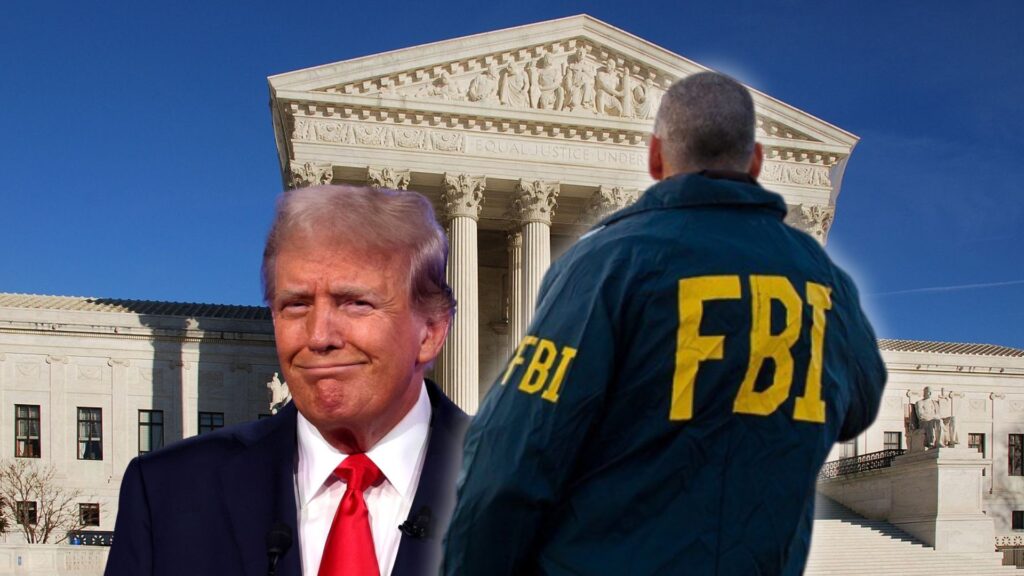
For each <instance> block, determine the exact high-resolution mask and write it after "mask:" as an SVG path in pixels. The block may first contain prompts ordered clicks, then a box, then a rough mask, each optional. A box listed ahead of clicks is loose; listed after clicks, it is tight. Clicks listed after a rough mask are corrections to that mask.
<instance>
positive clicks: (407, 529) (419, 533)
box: [398, 506, 432, 540]
mask: <svg viewBox="0 0 1024 576" xmlns="http://www.w3.org/2000/svg"><path fill="white" fill-rule="evenodd" d="M431 516H432V515H431V513H430V506H420V509H419V511H418V512H416V514H414V515H412V516H409V518H408V519H406V521H405V522H402V524H401V525H400V526H399V527H398V529H399V530H400V531H401V532H402V534H405V535H406V536H408V537H410V538H415V539H417V540H425V539H427V538H428V537H429V536H430V524H431Z"/></svg>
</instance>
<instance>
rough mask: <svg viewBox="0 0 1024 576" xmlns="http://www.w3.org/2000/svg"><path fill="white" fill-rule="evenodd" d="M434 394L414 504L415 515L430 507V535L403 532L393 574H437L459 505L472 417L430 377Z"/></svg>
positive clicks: (430, 385)
mask: <svg viewBox="0 0 1024 576" xmlns="http://www.w3.org/2000/svg"><path fill="white" fill-rule="evenodd" d="M427 394H428V395H429V396H430V407H431V416H430V437H429V439H428V441H427V454H426V456H425V458H424V461H423V471H422V472H421V473H420V482H419V486H418V487H417V488H416V497H415V498H414V499H413V503H412V508H410V510H409V513H410V517H415V516H416V515H417V514H418V513H419V512H420V511H421V510H422V509H423V507H428V508H429V509H430V517H431V521H430V526H429V530H428V534H427V535H426V537H423V538H417V537H413V536H410V535H408V534H405V533H403V534H402V540H401V542H400V543H399V545H398V556H397V557H396V558H395V566H394V568H393V569H392V571H391V576H414V575H419V574H431V575H433V574H437V573H438V569H439V567H440V565H441V542H442V540H443V539H444V535H445V531H446V530H447V529H448V520H449V519H450V518H451V514H452V508H453V507H454V506H455V480H456V477H457V475H458V472H459V470H458V466H459V463H460V461H461V459H462V437H463V433H464V432H465V427H466V425H467V424H468V422H469V418H468V417H467V416H466V415H465V414H464V413H463V412H462V411H461V410H459V409H458V407H456V406H455V405H454V404H452V402H451V401H450V400H448V398H446V397H445V396H444V394H443V393H441V391H440V389H439V388H438V387H437V385H436V384H434V383H433V382H431V381H430V380H427Z"/></svg>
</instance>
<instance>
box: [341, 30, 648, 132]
mask: <svg viewBox="0 0 1024 576" xmlns="http://www.w3.org/2000/svg"><path fill="white" fill-rule="evenodd" d="M589 48H590V49H591V50H597V47H593V46H591V47H589ZM602 54H604V55H605V57H604V59H603V60H598V58H597V57H596V56H594V55H589V54H588V48H587V47H585V46H583V45H578V46H576V48H575V50H571V51H569V50H567V51H565V52H562V53H555V52H551V51H545V50H541V51H539V56H538V57H536V58H534V59H530V58H526V59H521V58H517V57H515V56H513V55H511V54H508V53H506V54H494V55H491V56H490V57H488V58H489V62H488V63H487V64H486V66H485V67H483V69H480V68H476V69H473V68H470V69H469V74H468V75H467V74H465V73H464V72H463V73H462V74H460V75H455V74H453V73H452V72H449V71H448V70H446V69H438V70H434V71H432V72H430V71H426V70H422V71H419V74H420V75H431V76H433V78H432V79H428V80H426V81H423V82H418V83H413V84H408V85H401V84H400V83H392V82H391V81H387V82H385V83H384V84H385V86H384V87H383V88H382V89H381V93H382V94H385V95H392V94H393V95H398V96H405V97H412V98H427V99H435V100H446V101H466V102H476V103H480V104H486V105H491V106H504V107H510V108H533V109H535V110H550V111H553V112H589V113H591V114H596V115H599V116H618V117H622V118H635V119H639V120H648V119H651V118H653V117H654V113H655V111H656V110H657V101H658V100H659V98H660V95H661V90H660V89H658V88H656V87H655V86H656V82H655V77H656V76H657V73H655V72H654V71H651V70H647V69H641V68H640V66H639V65H638V64H635V63H630V62H627V61H625V60H621V61H620V59H619V58H616V57H613V56H612V55H610V54H607V53H606V52H602ZM499 61H503V64H499ZM630 68H632V69H635V70H636V71H637V72H636V73H635V74H636V75H634V73H630ZM454 69H457V68H453V70H454ZM459 70H461V68H459ZM411 75H413V76H414V75H416V74H415V73H413V74H409V73H405V74H402V77H403V78H408V77H410V76H411ZM661 81H662V82H664V81H666V80H664V79H662V80H661ZM336 89H337V88H335V90H336Z"/></svg>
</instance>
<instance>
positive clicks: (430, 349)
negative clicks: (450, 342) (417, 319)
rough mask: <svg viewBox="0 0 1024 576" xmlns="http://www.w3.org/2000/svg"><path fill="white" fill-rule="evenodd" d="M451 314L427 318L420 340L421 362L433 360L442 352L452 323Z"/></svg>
mask: <svg viewBox="0 0 1024 576" xmlns="http://www.w3.org/2000/svg"><path fill="white" fill-rule="evenodd" d="M451 322H452V318H451V316H449V315H447V314H444V315H441V316H438V317H434V318H427V320H426V322H425V323H424V325H423V337H422V339H421V340H420V353H419V355H418V357H417V360H418V361H419V363H420V364H427V363H429V362H433V361H434V359H435V358H437V355H438V354H440V353H441V347H442V346H444V341H445V339H446V338H447V337H448V327H449V326H450V325H451Z"/></svg>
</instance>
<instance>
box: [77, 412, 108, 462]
mask: <svg viewBox="0 0 1024 576" xmlns="http://www.w3.org/2000/svg"><path fill="white" fill-rule="evenodd" d="M78 459H79V460H103V411H102V410H101V409H100V408H79V409H78Z"/></svg>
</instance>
